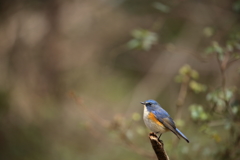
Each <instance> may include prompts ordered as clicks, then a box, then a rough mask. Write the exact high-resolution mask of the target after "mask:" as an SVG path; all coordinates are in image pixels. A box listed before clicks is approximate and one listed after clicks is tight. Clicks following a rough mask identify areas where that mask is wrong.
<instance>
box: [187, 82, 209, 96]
mask: <svg viewBox="0 0 240 160" xmlns="http://www.w3.org/2000/svg"><path fill="white" fill-rule="evenodd" d="M189 86H190V88H191V89H192V90H193V91H194V92H195V93H200V92H205V91H206V89H207V87H206V86H205V85H204V84H200V83H198V82H196V81H193V80H192V81H190V83H189Z"/></svg>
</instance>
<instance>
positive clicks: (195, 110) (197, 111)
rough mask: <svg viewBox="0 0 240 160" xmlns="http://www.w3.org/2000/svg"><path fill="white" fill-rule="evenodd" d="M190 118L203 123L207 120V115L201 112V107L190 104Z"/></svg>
mask: <svg viewBox="0 0 240 160" xmlns="http://www.w3.org/2000/svg"><path fill="white" fill-rule="evenodd" d="M189 109H190V111H191V117H192V119H194V120H201V121H205V120H208V119H209V115H208V114H207V113H206V112H205V111H204V110H203V107H202V105H199V104H192V105H190V106H189Z"/></svg>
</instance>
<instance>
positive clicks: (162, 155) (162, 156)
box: [149, 133, 170, 160]
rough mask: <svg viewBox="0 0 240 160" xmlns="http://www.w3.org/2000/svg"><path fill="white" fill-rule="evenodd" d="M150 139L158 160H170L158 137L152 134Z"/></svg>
mask: <svg viewBox="0 0 240 160" xmlns="http://www.w3.org/2000/svg"><path fill="white" fill-rule="evenodd" d="M149 139H150V141H151V144H152V147H153V150H154V151H155V153H156V155H157V158H158V160H170V159H169V157H168V155H167V153H166V152H165V150H164V144H163V142H162V141H161V140H159V139H158V137H157V135H156V134H154V133H150V134H149Z"/></svg>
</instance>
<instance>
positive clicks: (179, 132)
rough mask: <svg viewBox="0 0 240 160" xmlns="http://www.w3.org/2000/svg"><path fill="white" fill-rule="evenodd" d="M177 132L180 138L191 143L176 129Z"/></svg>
mask: <svg viewBox="0 0 240 160" xmlns="http://www.w3.org/2000/svg"><path fill="white" fill-rule="evenodd" d="M176 131H177V133H178V135H179V136H180V137H182V138H183V139H185V140H186V141H187V142H188V143H189V140H188V139H187V137H186V136H185V135H184V134H183V133H182V132H181V131H180V130H179V129H177V128H176Z"/></svg>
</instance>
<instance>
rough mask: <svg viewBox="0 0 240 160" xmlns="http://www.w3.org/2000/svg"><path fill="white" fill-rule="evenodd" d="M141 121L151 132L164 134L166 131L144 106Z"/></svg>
mask: <svg viewBox="0 0 240 160" xmlns="http://www.w3.org/2000/svg"><path fill="white" fill-rule="evenodd" d="M143 120H144V123H145V125H146V126H147V127H148V128H149V129H150V130H151V131H153V132H159V133H164V132H166V131H168V129H167V128H166V127H165V126H164V125H163V124H162V123H161V122H160V121H159V120H158V119H157V118H156V116H155V115H154V114H153V113H152V112H149V111H148V109H147V107H146V106H144V112H143Z"/></svg>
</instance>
